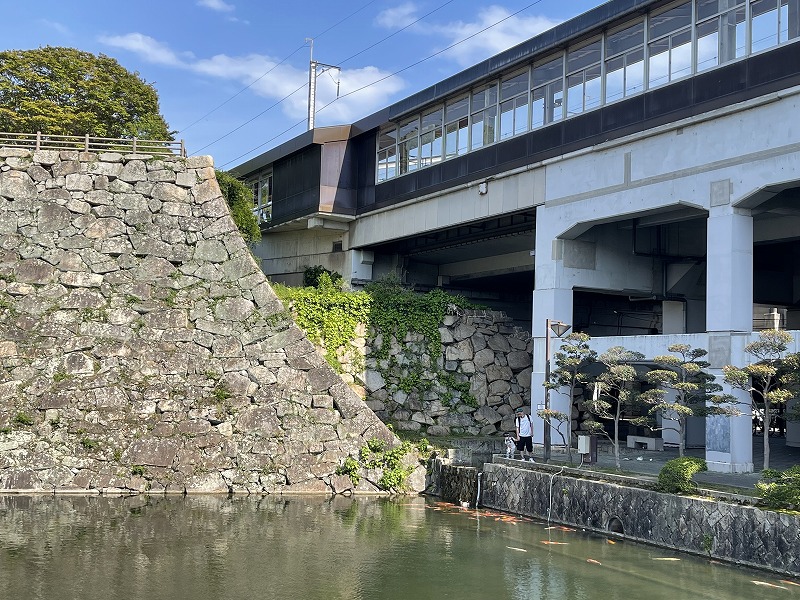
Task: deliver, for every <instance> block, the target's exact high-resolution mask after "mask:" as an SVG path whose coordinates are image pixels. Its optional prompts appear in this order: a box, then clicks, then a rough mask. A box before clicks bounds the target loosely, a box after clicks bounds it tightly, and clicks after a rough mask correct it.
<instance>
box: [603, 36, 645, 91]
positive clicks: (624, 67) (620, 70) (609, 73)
mask: <svg viewBox="0 0 800 600" xmlns="http://www.w3.org/2000/svg"><path fill="white" fill-rule="evenodd" d="M643 90H644V22H643V21H640V22H639V23H636V24H635V25H631V26H630V27H626V28H625V29H622V30H620V31H617V32H615V33H611V34H609V35H608V36H606V90H605V94H606V96H605V101H606V102H614V101H615V100H619V99H621V98H626V97H628V96H630V95H631V94H638V93H639V92H641V91H643Z"/></svg>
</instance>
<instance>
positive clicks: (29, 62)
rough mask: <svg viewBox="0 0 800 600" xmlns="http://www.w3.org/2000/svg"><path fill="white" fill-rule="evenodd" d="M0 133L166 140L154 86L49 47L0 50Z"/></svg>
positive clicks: (111, 65)
mask: <svg viewBox="0 0 800 600" xmlns="http://www.w3.org/2000/svg"><path fill="white" fill-rule="evenodd" d="M0 131H6V132H13V133H36V132H37V131H41V132H42V133H44V134H47V135H86V134H89V135H93V136H98V137H107V138H133V137H137V138H143V139H150V140H159V141H170V140H172V133H171V132H170V130H169V127H168V125H167V123H166V121H165V120H164V117H162V116H161V114H160V112H159V107H158V94H157V92H156V90H155V88H154V87H153V86H152V84H149V83H147V82H146V81H144V80H143V79H142V78H141V77H140V76H139V74H138V73H131V72H130V71H128V70H126V69H125V68H124V67H122V66H121V65H120V64H119V63H118V62H117V61H116V60H115V59H113V58H109V57H108V56H104V55H102V54H100V55H98V56H95V55H94V54H91V53H89V52H82V51H80V50H76V49H75V48H56V47H51V46H46V47H44V48H37V49H35V50H7V51H5V52H0Z"/></svg>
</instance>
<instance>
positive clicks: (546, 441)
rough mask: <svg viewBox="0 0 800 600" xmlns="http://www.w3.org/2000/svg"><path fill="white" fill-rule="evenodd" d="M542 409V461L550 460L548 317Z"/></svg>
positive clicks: (545, 338)
mask: <svg viewBox="0 0 800 600" xmlns="http://www.w3.org/2000/svg"><path fill="white" fill-rule="evenodd" d="M544 383H545V388H544V410H545V417H544V419H542V423H543V424H544V425H543V427H544V431H543V432H542V434H543V435H544V437H543V442H544V462H548V461H549V460H550V418H549V417H548V416H547V414H548V413H547V411H549V410H550V387H549V386H548V384H549V383H550V319H547V327H546V328H545V333H544Z"/></svg>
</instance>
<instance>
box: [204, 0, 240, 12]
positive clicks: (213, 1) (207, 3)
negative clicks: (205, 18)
mask: <svg viewBox="0 0 800 600" xmlns="http://www.w3.org/2000/svg"><path fill="white" fill-rule="evenodd" d="M197 6H203V7H205V8H210V9H211V10H216V11H217V12H231V11H233V10H235V9H236V7H235V6H234V5H233V4H228V3H227V2H225V1H224V0H197Z"/></svg>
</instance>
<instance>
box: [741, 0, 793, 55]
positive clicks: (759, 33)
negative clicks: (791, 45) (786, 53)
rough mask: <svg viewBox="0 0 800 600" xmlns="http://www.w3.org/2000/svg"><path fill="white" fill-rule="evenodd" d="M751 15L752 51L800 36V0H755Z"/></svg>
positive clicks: (752, 4) (751, 4) (751, 6)
mask: <svg viewBox="0 0 800 600" xmlns="http://www.w3.org/2000/svg"><path fill="white" fill-rule="evenodd" d="M750 15H751V19H752V32H751V39H752V42H751V48H752V52H758V51H760V50H765V49H767V48H771V47H772V46H777V45H778V44H780V43H782V42H786V41H788V40H792V39H795V38H797V37H798V36H800V0H753V1H752V2H751V3H750Z"/></svg>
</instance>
